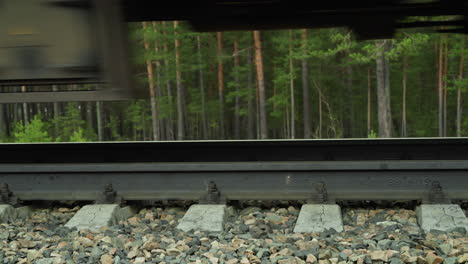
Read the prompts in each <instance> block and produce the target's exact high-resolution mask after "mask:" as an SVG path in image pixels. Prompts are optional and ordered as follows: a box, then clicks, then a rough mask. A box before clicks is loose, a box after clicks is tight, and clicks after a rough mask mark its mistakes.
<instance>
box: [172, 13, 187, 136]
mask: <svg viewBox="0 0 468 264" xmlns="http://www.w3.org/2000/svg"><path fill="white" fill-rule="evenodd" d="M178 26H179V22H178V21H174V30H175V38H176V39H175V42H174V49H175V63H176V84H177V140H183V139H184V137H185V127H184V125H185V122H184V121H185V120H184V96H185V94H184V89H183V87H182V74H181V69H180V39H179V34H178V32H177V28H178Z"/></svg>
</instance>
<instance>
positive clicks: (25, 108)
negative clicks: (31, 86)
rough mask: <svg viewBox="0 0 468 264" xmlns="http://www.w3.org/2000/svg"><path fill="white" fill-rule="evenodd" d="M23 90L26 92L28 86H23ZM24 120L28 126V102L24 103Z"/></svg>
mask: <svg viewBox="0 0 468 264" xmlns="http://www.w3.org/2000/svg"><path fill="white" fill-rule="evenodd" d="M21 92H22V93H26V86H24V85H23V86H21ZM22 105H23V122H24V125H25V126H27V125H28V124H29V108H28V104H27V103H23V104H22Z"/></svg>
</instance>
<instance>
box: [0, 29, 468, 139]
mask: <svg viewBox="0 0 468 264" xmlns="http://www.w3.org/2000/svg"><path fill="white" fill-rule="evenodd" d="M129 30H130V35H131V43H132V54H133V56H132V58H131V59H132V63H133V64H134V67H135V70H136V72H135V79H136V82H137V83H138V85H143V86H145V89H147V91H148V95H149V96H148V99H145V100H143V99H142V100H133V101H115V102H69V103H15V104H2V105H0V134H1V137H0V139H1V141H2V142H84V141H149V140H156V141H165V140H237V139H240V140H245V139H328V138H390V137H463V136H468V112H467V111H466V110H468V109H467V108H468V103H465V100H467V98H468V93H467V91H468V78H466V77H465V76H466V74H465V72H466V68H467V67H466V61H467V60H468V59H467V60H465V57H467V55H468V44H467V36H465V35H462V34H438V33H429V32H426V31H414V30H405V31H398V32H397V34H396V35H395V36H394V38H393V39H381V40H365V41H357V40H356V39H355V36H354V34H353V32H352V31H350V30H349V29H345V28H334V29H293V30H268V31H226V32H208V33H198V32H193V31H192V30H191V29H190V26H189V25H188V24H186V23H185V22H179V21H166V22H162V21H158V22H142V23H131V24H129ZM88 86H89V85H88ZM4 89H7V90H8V91H16V92H25V91H28V90H29V91H30V90H34V89H36V88H35V87H29V86H22V87H7V88H4ZM53 89H68V90H74V89H75V90H79V89H87V85H66V86H65V85H64V86H59V87H55V86H54V87H53ZM467 101H468V100H467Z"/></svg>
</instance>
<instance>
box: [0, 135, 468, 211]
mask: <svg viewBox="0 0 468 264" xmlns="http://www.w3.org/2000/svg"><path fill="white" fill-rule="evenodd" d="M467 149H468V139H464V138H463V139H385V140H384V139H378V140H377V139H373V140H279V141H205V142H200V141H193V142H126V143H125V142H124V143H56V144H2V145H0V155H1V156H2V157H3V158H2V160H1V161H0V184H1V192H2V199H3V202H4V203H14V202H15V201H17V200H23V201H27V200H90V201H93V200H96V201H99V200H101V201H102V200H103V199H104V200H106V201H107V202H115V201H117V200H119V201H120V200H121V199H123V200H177V199H184V200H206V199H207V198H208V200H210V199H211V200H213V201H211V202H216V201H217V200H220V199H222V200H224V199H226V200H278V199H281V200H316V201H318V202H327V201H335V200H401V199H404V200H422V201H426V202H434V203H437V202H439V203H440V202H441V201H447V200H464V199H465V200H466V199H468V176H467V171H468V151H467Z"/></svg>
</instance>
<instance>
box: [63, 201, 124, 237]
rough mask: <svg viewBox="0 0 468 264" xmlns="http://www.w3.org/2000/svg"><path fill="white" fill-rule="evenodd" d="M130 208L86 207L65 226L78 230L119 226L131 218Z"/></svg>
mask: <svg viewBox="0 0 468 264" xmlns="http://www.w3.org/2000/svg"><path fill="white" fill-rule="evenodd" d="M132 211H133V210H132V209H131V208H130V207H125V208H120V206H119V205H118V204H93V205H85V206H83V208H81V209H80V210H79V211H78V212H77V213H76V214H75V215H74V216H73V217H72V219H70V221H68V223H66V224H65V226H66V227H69V228H73V227H76V228H77V229H78V230H82V229H89V230H90V231H93V232H94V231H98V230H99V228H101V227H105V226H111V225H115V224H117V223H118V222H119V221H122V220H126V219H127V218H128V217H129V216H131V212H132Z"/></svg>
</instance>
